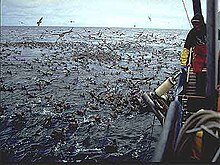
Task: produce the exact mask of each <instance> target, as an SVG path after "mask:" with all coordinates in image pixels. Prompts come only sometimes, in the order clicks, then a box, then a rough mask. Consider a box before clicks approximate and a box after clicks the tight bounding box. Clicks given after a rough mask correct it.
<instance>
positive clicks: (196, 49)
mask: <svg viewBox="0 0 220 165" xmlns="http://www.w3.org/2000/svg"><path fill="white" fill-rule="evenodd" d="M191 23H192V25H193V28H192V29H191V30H190V31H189V33H188V34H187V37H186V41H185V44H184V48H183V51H182V53H181V56H180V63H181V68H182V69H184V70H185V71H186V70H187V67H191V66H192V68H193V72H194V73H196V94H197V95H200V96H204V95H205V88H206V74H204V73H203V72H202V69H203V68H204V67H206V63H207V58H206V55H207V37H206V24H205V22H204V18H203V16H202V14H200V13H197V14H195V15H194V17H193V18H192V20H191ZM191 48H192V52H193V56H192V61H189V56H190V49H191Z"/></svg>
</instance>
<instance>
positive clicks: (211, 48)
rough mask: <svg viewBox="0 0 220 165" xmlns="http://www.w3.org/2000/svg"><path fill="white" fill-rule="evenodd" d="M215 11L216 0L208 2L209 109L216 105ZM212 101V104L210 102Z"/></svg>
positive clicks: (207, 92) (207, 91) (208, 0)
mask: <svg viewBox="0 0 220 165" xmlns="http://www.w3.org/2000/svg"><path fill="white" fill-rule="evenodd" d="M215 11H216V0H207V45H208V50H207V86H206V97H207V99H208V100H209V103H210V104H209V106H208V108H212V107H213V106H214V104H215V98H214V95H215V49H216V45H215V44H216V43H215V34H216V33H215V29H216V28H215V22H216V20H215ZM210 101H211V102H210Z"/></svg>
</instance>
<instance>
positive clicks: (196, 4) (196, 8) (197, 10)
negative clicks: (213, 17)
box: [192, 0, 202, 15]
mask: <svg viewBox="0 0 220 165" xmlns="http://www.w3.org/2000/svg"><path fill="white" fill-rule="evenodd" d="M192 1H193V11H194V15H195V14H196V13H201V14H202V9H201V2H200V0H192Z"/></svg>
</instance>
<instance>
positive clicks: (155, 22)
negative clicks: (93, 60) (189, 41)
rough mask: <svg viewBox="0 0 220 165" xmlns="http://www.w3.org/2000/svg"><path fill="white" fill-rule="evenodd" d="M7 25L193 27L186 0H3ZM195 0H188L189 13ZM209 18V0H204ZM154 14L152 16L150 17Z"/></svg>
mask: <svg viewBox="0 0 220 165" xmlns="http://www.w3.org/2000/svg"><path fill="white" fill-rule="evenodd" d="M1 1H2V4H1V6H2V15H1V16H2V19H1V24H2V25H3V26H20V25H21V26H22V25H25V26H36V25H37V24H36V22H37V21H38V20H39V19H40V18H41V17H44V18H43V23H42V25H43V26H90V27H93V26H95V27H107V26H108V27H134V25H136V27H137V28H165V29H189V28H190V26H189V22H188V20H187V17H186V13H185V10H184V7H183V4H182V0H1ZM191 1H192V0H184V2H185V4H186V8H187V11H188V14H189V17H190V18H192V16H193V7H192V2H191ZM202 8H203V14H204V17H205V18H206V13H205V10H204V9H205V8H206V0H202ZM149 17H150V18H149Z"/></svg>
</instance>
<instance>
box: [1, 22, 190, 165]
mask: <svg viewBox="0 0 220 165" xmlns="http://www.w3.org/2000/svg"><path fill="white" fill-rule="evenodd" d="M185 35H186V31H181V30H157V29H126V28H88V27H86V28H70V27H22V26H21V27H1V43H0V44H1V77H0V81H1V107H0V108H1V109H0V152H1V153H0V154H1V161H4V162H79V163H83V162H93V163H96V162H116V163H121V162H142V163H144V162H145V163H146V162H149V161H150V160H151V159H152V156H153V151H154V148H155V146H156V142H157V140H158V137H159V134H160V131H161V127H160V124H159V121H158V120H157V119H154V115H153V114H152V113H150V112H149V111H148V109H149V108H148V107H147V106H146V105H145V104H144V103H143V102H141V101H140V99H139V98H141V95H142V93H143V92H149V91H152V90H154V89H155V88H156V87H157V86H158V85H159V84H160V83H161V82H163V81H164V79H165V78H167V77H168V76H169V75H170V74H171V73H173V72H174V71H176V70H178V69H179V68H178V63H179V53H180V51H181V49H182V46H183V42H184V38H185Z"/></svg>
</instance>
